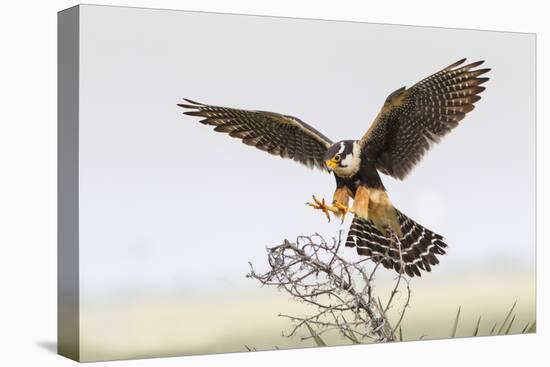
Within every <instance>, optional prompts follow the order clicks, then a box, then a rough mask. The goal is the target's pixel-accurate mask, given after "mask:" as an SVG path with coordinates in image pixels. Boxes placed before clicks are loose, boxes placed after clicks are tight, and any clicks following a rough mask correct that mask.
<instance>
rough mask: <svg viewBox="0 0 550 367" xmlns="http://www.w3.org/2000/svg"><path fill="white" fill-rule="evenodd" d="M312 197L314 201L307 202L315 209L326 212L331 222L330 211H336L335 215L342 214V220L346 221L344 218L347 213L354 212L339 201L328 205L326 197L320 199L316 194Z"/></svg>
mask: <svg viewBox="0 0 550 367" xmlns="http://www.w3.org/2000/svg"><path fill="white" fill-rule="evenodd" d="M312 198H313V202H312V203H306V204H307V205H309V206H311V207H312V208H314V209H319V210H321V211H322V212H323V213H325V215H326V216H327V219H328V221H329V222H330V213H329V212H332V213H334V215H336V216H341V217H342V222H343V221H344V218H345V216H346V214H347V213H353V210H352V209H350V208H348V207H347V206H345V205H343V204H340V203H338V202H333V203H332V205H328V204H327V203H326V202H325V199H324V198H323V199H321V200H319V199H317V198H316V197H315V195H312Z"/></svg>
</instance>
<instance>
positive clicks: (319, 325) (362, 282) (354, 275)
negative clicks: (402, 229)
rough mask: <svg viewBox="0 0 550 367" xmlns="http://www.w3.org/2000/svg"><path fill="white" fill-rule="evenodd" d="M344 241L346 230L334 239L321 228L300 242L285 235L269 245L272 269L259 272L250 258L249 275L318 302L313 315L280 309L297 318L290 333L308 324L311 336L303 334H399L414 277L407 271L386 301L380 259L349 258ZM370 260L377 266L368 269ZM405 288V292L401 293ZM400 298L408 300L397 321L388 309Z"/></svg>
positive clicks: (359, 337)
mask: <svg viewBox="0 0 550 367" xmlns="http://www.w3.org/2000/svg"><path fill="white" fill-rule="evenodd" d="M341 244H342V238H341V233H340V235H339V236H338V238H334V239H333V240H332V242H330V243H329V242H327V241H325V239H324V238H323V237H322V236H321V235H319V234H315V235H312V236H300V237H298V238H297V240H296V242H295V243H291V242H290V241H288V240H285V241H284V242H283V244H281V245H279V246H275V247H272V248H268V249H267V252H268V262H269V266H270V267H271V270H270V271H268V272H266V273H264V274H260V273H257V272H256V271H255V270H254V268H253V266H252V264H250V267H251V271H250V273H249V274H248V275H247V277H249V278H252V279H256V280H258V281H259V282H260V283H261V284H262V285H266V286H275V287H277V288H279V289H280V290H283V291H284V292H286V293H288V294H289V295H290V296H291V297H292V298H293V299H295V300H297V301H299V302H304V303H307V304H309V305H312V306H313V309H314V312H313V314H311V315H309V316H296V315H287V314H280V315H279V316H281V317H285V318H288V319H289V320H291V321H292V323H293V324H294V327H293V328H292V330H291V331H290V332H289V333H288V334H286V335H285V334H283V335H285V336H287V337H292V336H295V335H296V334H297V332H298V330H300V329H301V328H306V329H307V330H310V333H309V336H306V337H302V339H310V338H314V337H315V336H320V335H322V334H324V333H328V332H330V331H337V332H338V333H340V335H341V336H343V337H345V338H346V339H348V340H350V341H352V342H353V343H362V342H365V341H367V340H370V341H373V342H384V341H394V340H396V339H397V336H396V335H397V332H398V329H399V325H400V324H401V321H402V320H403V316H404V314H405V312H406V309H407V307H408V305H409V300H410V294H411V290H410V288H409V281H408V279H407V278H406V277H405V276H404V275H403V274H399V275H398V277H397V278H396V280H395V285H394V287H393V288H392V290H391V294H390V295H389V297H388V301H387V303H386V304H385V305H383V304H382V302H381V301H380V298H379V297H377V296H375V292H374V288H375V287H374V280H375V274H376V271H377V270H378V265H374V264H373V263H372V262H370V263H367V261H368V260H369V259H370V258H369V257H361V258H360V259H359V260H358V261H349V260H347V259H345V258H343V257H342V256H341V251H340V247H341ZM367 264H372V268H371V270H367V267H366V265H367ZM401 292H404V293H405V297H395V296H396V295H397V294H398V293H401ZM398 298H402V300H401V303H402V304H401V306H400V308H399V311H398V315H397V321H396V322H395V324H394V325H393V326H392V325H391V324H390V321H389V319H388V311H389V310H390V309H392V308H394V307H397V304H396V303H397V302H399V299H398ZM311 330H313V331H314V333H311ZM314 335H315V336H314Z"/></svg>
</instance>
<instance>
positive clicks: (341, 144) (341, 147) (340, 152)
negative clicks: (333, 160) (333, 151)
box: [338, 142, 346, 154]
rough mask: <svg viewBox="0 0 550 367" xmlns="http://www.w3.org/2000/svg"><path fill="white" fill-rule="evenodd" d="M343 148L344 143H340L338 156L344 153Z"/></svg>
mask: <svg viewBox="0 0 550 367" xmlns="http://www.w3.org/2000/svg"><path fill="white" fill-rule="evenodd" d="M345 148H346V146H345V145H344V143H343V142H340V150H339V151H338V154H342V152H343V151H344V149H345Z"/></svg>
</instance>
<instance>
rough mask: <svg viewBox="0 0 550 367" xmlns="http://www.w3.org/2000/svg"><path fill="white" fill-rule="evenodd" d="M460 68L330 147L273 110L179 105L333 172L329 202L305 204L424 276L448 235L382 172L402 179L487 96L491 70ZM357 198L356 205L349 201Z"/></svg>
mask: <svg viewBox="0 0 550 367" xmlns="http://www.w3.org/2000/svg"><path fill="white" fill-rule="evenodd" d="M465 61H466V59H462V60H460V61H457V62H455V63H454V64H452V65H449V66H447V67H446V68H444V69H442V70H440V71H438V72H437V73H435V74H433V75H431V76H429V77H427V78H425V79H423V80H421V81H420V82H418V83H416V84H415V85H413V86H412V87H410V88H406V87H403V88H399V89H397V90H396V91H394V92H393V93H391V94H390V95H389V96H388V97H387V98H386V101H385V102H384V104H383V106H382V108H381V110H380V112H379V113H378V115H377V116H376V118H375V119H374V122H373V123H372V125H371V126H370V128H369V129H368V131H367V132H366V133H365V134H364V135H363V136H362V137H361V138H360V139H358V140H342V141H339V142H336V143H333V142H332V140H330V139H329V138H327V137H326V136H325V135H323V134H322V133H320V132H319V131H317V130H316V129H314V128H313V127H311V126H310V125H308V124H306V123H305V122H303V121H301V120H300V119H298V118H296V117H292V116H288V115H282V114H279V113H275V112H267V111H252V110H243V109H235V108H227V107H219V106H213V105H207V104H203V103H199V102H194V101H191V100H189V99H185V101H186V103H182V104H178V106H180V107H183V108H185V109H188V111H185V112H184V113H185V114H186V115H190V116H199V117H201V118H203V119H202V120H200V122H201V123H203V124H205V125H213V126H215V128H214V130H215V131H218V132H223V133H228V134H229V136H232V137H234V138H238V139H241V140H242V142H243V143H244V144H247V145H251V146H254V147H256V148H259V149H261V150H264V151H266V152H268V153H270V154H272V155H277V156H280V157H282V158H290V159H293V160H295V161H297V162H299V163H302V164H304V165H306V166H308V167H316V168H319V169H321V170H325V171H328V172H332V173H333V174H334V177H335V178H336V190H335V192H334V196H333V201H332V203H330V204H329V203H328V202H325V200H324V199H322V200H319V199H317V198H316V197H315V196H313V202H311V203H308V204H309V205H311V206H313V207H314V208H316V209H320V210H322V211H323V212H324V213H325V215H326V216H327V218H328V219H329V221H330V214H329V213H333V214H334V215H335V216H337V217H340V218H342V220H343V218H344V216H345V215H346V213H348V212H349V213H352V214H353V216H354V217H353V220H352V223H351V226H350V228H349V231H348V235H347V238H346V242H345V245H346V246H348V247H356V249H357V252H358V253H359V254H360V255H365V256H370V259H371V260H372V261H374V262H375V263H377V264H382V265H383V266H384V267H386V268H388V269H394V270H395V271H397V272H398V273H400V274H403V273H406V274H407V275H408V276H410V277H413V276H415V275H416V276H420V275H421V272H420V270H424V271H428V272H429V271H431V267H432V266H433V265H436V264H438V263H439V260H438V259H437V257H436V255H443V254H445V250H444V248H445V247H447V245H446V244H445V243H444V242H443V237H442V236H441V235H439V234H437V233H435V232H433V231H431V230H429V229H427V228H425V227H424V226H422V225H420V224H418V223H417V222H415V221H414V220H412V219H411V218H409V217H407V216H406V215H405V214H403V213H402V212H400V211H399V210H397V209H396V208H395V207H394V206H393V205H392V203H391V201H390V199H389V197H388V193H387V192H386V190H385V188H384V185H383V184H382V181H381V179H380V176H379V174H378V172H381V173H383V174H386V175H389V176H392V177H394V178H396V179H399V180H402V179H404V178H405V177H406V176H407V174H409V172H410V171H411V170H412V169H413V167H414V166H415V165H416V164H417V163H418V162H419V161H420V159H421V158H422V157H423V156H424V154H425V153H426V151H427V150H428V149H429V148H430V146H431V145H432V144H433V143H437V142H439V140H440V138H441V137H443V136H444V135H446V134H447V133H448V132H449V131H451V130H452V129H453V128H455V127H456V126H458V125H459V122H460V121H461V120H462V119H463V118H464V116H465V115H466V114H467V113H468V112H470V111H472V110H473V109H474V104H475V103H476V102H477V101H479V99H480V98H481V97H480V96H479V94H480V93H481V92H482V91H483V90H485V88H484V87H483V86H481V84H483V83H485V82H486V81H487V80H489V78H486V77H480V76H481V75H483V74H485V73H487V72H488V71H489V70H490V69H480V68H477V67H478V66H479V65H481V64H482V63H483V61H478V62H474V63H470V64H467V65H465V64H464V62H465ZM350 199H353V206H352V207H351V208H350V207H349V201H350Z"/></svg>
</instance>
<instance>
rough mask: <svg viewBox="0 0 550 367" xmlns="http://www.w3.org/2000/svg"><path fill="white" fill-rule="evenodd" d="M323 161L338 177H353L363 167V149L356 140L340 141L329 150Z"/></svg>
mask: <svg viewBox="0 0 550 367" xmlns="http://www.w3.org/2000/svg"><path fill="white" fill-rule="evenodd" d="M323 160H324V161H325V165H326V166H327V167H328V168H329V169H330V170H332V171H334V173H335V174H336V175H337V176H340V177H351V176H353V175H355V174H356V173H357V171H359V168H360V166H361V147H360V146H359V144H358V143H357V142H356V141H355V140H342V141H339V142H337V143H335V144H333V145H332V146H331V147H330V148H328V150H327V151H326V153H325V156H324V158H323Z"/></svg>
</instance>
